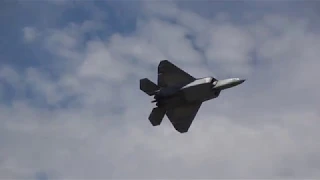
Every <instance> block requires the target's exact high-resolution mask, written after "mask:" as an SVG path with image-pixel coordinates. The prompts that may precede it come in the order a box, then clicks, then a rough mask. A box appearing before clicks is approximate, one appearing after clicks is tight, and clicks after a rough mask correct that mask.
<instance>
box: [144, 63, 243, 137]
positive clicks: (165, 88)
mask: <svg viewBox="0 0 320 180" xmlns="http://www.w3.org/2000/svg"><path fill="white" fill-rule="evenodd" d="M244 81H245V79H240V78H229V79H223V80H217V79H216V78H214V77H204V78H194V77H193V76H191V75H190V74H188V73H186V72H185V71H183V70H182V69H180V68H179V67H177V66H176V65H174V64H173V63H171V62H170V61H168V60H161V61H160V63H159V65H158V83H157V84H155V83H153V82H152V81H150V80H149V79H147V78H144V79H140V90H142V91H143V92H145V93H146V94H148V95H149V96H154V100H153V101H151V102H152V103H156V107H155V108H153V110H152V112H151V113H150V116H149V121H150V122H151V124H152V125H153V126H158V125H160V124H161V122H162V119H163V118H164V115H167V117H168V119H169V120H170V121H171V123H172V125H173V127H174V128H175V129H176V130H177V131H178V132H180V133H186V132H188V130H189V128H190V126H191V124H192V122H193V120H194V118H195V116H196V115H197V113H198V110H199V109H200V106H201V104H202V103H203V102H205V101H208V100H211V99H214V98H217V97H218V96H219V94H220V92H221V91H222V90H225V89H228V88H231V87H234V86H237V85H239V84H241V83H243V82H244Z"/></svg>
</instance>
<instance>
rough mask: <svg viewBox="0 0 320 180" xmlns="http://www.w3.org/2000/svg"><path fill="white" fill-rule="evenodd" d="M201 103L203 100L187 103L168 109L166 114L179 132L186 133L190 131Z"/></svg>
mask: <svg viewBox="0 0 320 180" xmlns="http://www.w3.org/2000/svg"><path fill="white" fill-rule="evenodd" d="M201 104H202V103H201V102H197V103H189V104H185V105H183V106H180V107H177V108H174V109H170V110H168V111H167V112H166V115H167V117H168V119H169V120H170V121H171V123H172V125H173V127H174V128H175V129H176V130H177V131H178V132H180V133H185V132H188V130H189V128H190V126H191V124H192V122H193V120H194V118H195V117H196V115H197V113H198V111H199V109H200V107H201Z"/></svg>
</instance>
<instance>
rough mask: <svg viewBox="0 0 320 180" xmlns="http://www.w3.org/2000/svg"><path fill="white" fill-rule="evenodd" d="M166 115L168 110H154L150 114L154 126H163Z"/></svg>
mask: <svg viewBox="0 0 320 180" xmlns="http://www.w3.org/2000/svg"><path fill="white" fill-rule="evenodd" d="M165 114H166V109H164V108H159V107H156V108H153V109H152V112H151V113H150V116H149V120H150V122H151V124H152V125H153V126H158V125H160V124H161V122H162V119H163V117H164V115H165Z"/></svg>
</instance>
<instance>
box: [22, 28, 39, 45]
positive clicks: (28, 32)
mask: <svg viewBox="0 0 320 180" xmlns="http://www.w3.org/2000/svg"><path fill="white" fill-rule="evenodd" d="M37 36H39V32H38V31H37V29H36V28H34V27H25V28H23V38H24V40H25V41H26V42H33V41H34V40H35V39H36V38H37Z"/></svg>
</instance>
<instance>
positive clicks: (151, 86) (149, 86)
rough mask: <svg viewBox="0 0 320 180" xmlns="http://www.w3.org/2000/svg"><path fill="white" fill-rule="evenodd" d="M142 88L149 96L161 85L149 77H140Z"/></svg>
mask: <svg viewBox="0 0 320 180" xmlns="http://www.w3.org/2000/svg"><path fill="white" fill-rule="evenodd" d="M140 90H141V91H143V92H145V93H146V94H148V95H149V96H152V95H154V94H155V92H156V91H157V90H159V86H157V85H156V84H155V83H154V82H152V81H150V80H149V79H148V78H144V79H140Z"/></svg>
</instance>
